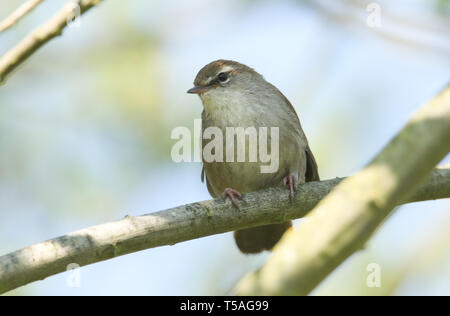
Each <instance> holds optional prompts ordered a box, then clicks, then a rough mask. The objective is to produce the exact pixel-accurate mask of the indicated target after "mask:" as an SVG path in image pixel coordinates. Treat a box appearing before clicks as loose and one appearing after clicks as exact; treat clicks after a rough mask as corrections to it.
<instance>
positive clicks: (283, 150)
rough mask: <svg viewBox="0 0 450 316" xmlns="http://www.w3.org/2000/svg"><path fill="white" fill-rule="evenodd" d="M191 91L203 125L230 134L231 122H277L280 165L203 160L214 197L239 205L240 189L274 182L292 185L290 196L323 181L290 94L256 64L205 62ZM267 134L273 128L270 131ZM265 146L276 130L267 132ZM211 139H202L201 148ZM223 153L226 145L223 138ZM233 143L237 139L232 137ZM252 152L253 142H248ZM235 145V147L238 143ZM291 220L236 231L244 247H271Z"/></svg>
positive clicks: (266, 124)
mask: <svg viewBox="0 0 450 316" xmlns="http://www.w3.org/2000/svg"><path fill="white" fill-rule="evenodd" d="M194 85H195V86H194V87H193V88H192V89H190V90H188V93H195V94H198V95H199V96H200V99H201V100H202V103H203V107H204V110H203V113H202V131H205V130H206V129H207V128H209V127H217V128H219V130H220V131H222V132H223V135H226V128H227V127H244V128H248V127H255V128H256V129H258V128H261V127H267V128H268V129H270V128H271V127H277V128H278V131H279V136H278V137H279V139H278V145H279V146H278V149H279V153H278V157H277V158H278V168H277V169H276V170H275V171H274V172H261V166H263V165H267V161H264V162H263V161H261V159H260V158H259V159H258V160H257V161H256V162H251V161H248V160H245V162H239V161H237V159H236V158H237V155H236V153H234V157H233V158H234V159H233V160H231V161H230V160H228V158H227V160H225V159H224V160H223V161H205V159H204V160H203V170H202V181H204V178H205V175H206V184H207V188H208V191H209V193H210V194H211V196H212V197H219V196H223V197H224V198H229V199H230V200H231V202H232V203H233V205H234V206H235V207H237V208H238V207H239V203H238V201H237V199H242V196H241V194H242V193H247V192H252V191H257V190H261V189H264V188H268V187H273V186H288V188H289V190H290V195H291V197H293V196H294V192H295V190H296V187H297V184H298V183H304V182H308V181H319V173H318V170H317V164H316V161H315V159H314V156H313V154H312V152H311V150H310V148H309V145H308V141H307V139H306V136H305V133H304V132H303V130H302V127H301V124H300V120H299V118H298V116H297V114H296V112H295V110H294V108H293V107H292V105H291V103H290V102H289V101H288V99H287V98H286V97H285V96H284V95H283V94H282V93H281V92H280V91H279V90H278V89H277V88H276V87H275V86H273V85H272V84H270V83H268V82H267V81H266V80H265V79H264V78H263V76H261V75H260V74H259V73H257V72H256V71H255V70H253V69H252V68H250V67H248V66H246V65H243V64H240V63H238V62H235V61H231V60H217V61H214V62H212V63H209V64H207V65H206V66H204V67H203V68H202V69H201V70H200V71H199V73H198V74H197V77H196V78H195V81H194ZM267 134H269V132H267ZM267 136H268V137H267V143H268V145H267V148H268V150H274V149H275V148H274V147H273V146H272V145H271V144H272V143H271V141H272V138H273V135H267ZM208 142H209V140H207V139H203V141H202V148H205V146H206V144H207V143H208ZM223 143H224V145H223V153H225V152H226V150H227V147H226V144H225V142H223ZM233 143H234V144H236V143H235V142H234V140H233ZM245 146H246V147H245V149H246V152H248V149H249V144H248V143H247V142H245ZM234 148H236V147H234ZM291 226H292V223H291V222H290V221H289V222H285V223H282V224H273V225H265V226H259V227H254V228H248V229H243V230H239V231H236V232H234V238H235V240H236V244H237V246H238V248H239V249H240V250H241V251H242V252H243V253H259V252H261V251H263V250H271V249H272V248H273V246H274V245H275V244H276V243H277V242H278V241H279V240H280V238H281V237H282V235H283V233H284V232H285V231H286V230H287V229H288V228H290V227H291Z"/></svg>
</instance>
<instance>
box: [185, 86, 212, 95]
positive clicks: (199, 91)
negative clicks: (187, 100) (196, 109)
mask: <svg viewBox="0 0 450 316" xmlns="http://www.w3.org/2000/svg"><path fill="white" fill-rule="evenodd" d="M209 88H210V87H209V86H196V87H193V88H191V89H189V90H188V91H187V93H193V94H202V93H203V92H205V91H206V90H208V89H209Z"/></svg>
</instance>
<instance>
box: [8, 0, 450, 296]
mask: <svg viewBox="0 0 450 316" xmlns="http://www.w3.org/2000/svg"><path fill="white" fill-rule="evenodd" d="M64 2H65V1H56V0H48V1H44V2H43V3H42V4H41V5H40V6H39V7H38V8H37V9H36V10H34V11H33V12H32V13H31V14H30V15H29V16H27V17H26V18H25V19H24V20H22V21H21V22H20V23H19V24H18V25H16V26H15V27H14V28H12V29H10V30H8V31H5V32H3V33H0V55H2V54H4V53H5V52H6V51H7V50H8V49H9V48H10V47H12V46H13V45H14V44H15V43H17V42H18V41H19V40H20V39H22V38H23V37H24V36H25V35H26V34H27V33H28V32H29V31H31V30H32V29H33V28H35V27H36V26H38V25H40V24H41V23H43V22H44V21H46V20H47V19H48V18H50V17H51V16H52V15H53V14H54V12H56V11H57V10H58V9H60V8H61V6H62V4H63V3H64ZM21 3H23V0H7V1H2V5H1V7H0V19H3V18H5V17H6V16H7V15H8V14H10V13H11V12H12V11H13V10H14V9H15V8H17V7H18V6H19V5H20V4H21ZM368 5H369V6H368ZM380 10H381V11H380ZM449 34H450V1H446V0H436V1H431V0H408V1H406V0H399V1H388V0H383V1H377V2H371V1H351V0H342V1H336V0H330V1H312V0H311V1H305V0H303V1H300V0H297V1H294V0H292V1H238V0H230V1H218V0H199V1H188V0H177V1H144V0H135V1H118V0H107V1H104V2H103V3H102V4H101V5H100V6H98V7H97V8H94V9H92V10H91V11H90V12H88V13H87V14H86V15H84V16H82V17H81V20H80V23H77V24H75V26H74V27H71V28H68V29H66V31H65V32H64V34H63V36H62V37H59V38H57V39H55V40H52V41H51V42H50V43H49V44H47V45H46V46H44V47H43V48H42V49H40V50H39V51H38V52H37V53H36V54H34V55H33V56H32V57H31V58H30V59H29V60H28V61H27V62H26V63H25V64H24V65H23V66H21V67H20V69H19V70H18V71H17V72H15V73H14V74H13V75H12V76H11V77H10V78H9V80H8V81H7V82H6V84H5V85H3V86H1V87H0V255H3V254H6V253H9V252H11V251H14V250H17V249H20V248H22V247H25V246H27V245H30V244H33V243H36V242H39V241H43V240H46V239H49V238H53V237H56V236H59V235H62V234H65V233H68V232H71V231H75V230H78V229H81V228H85V227H88V226H92V225H97V224H100V223H104V222H107V221H113V220H117V219H120V218H122V217H124V216H125V215H142V214H146V213H151V212H154V211H158V210H162V209H166V208H170V207H173V206H177V205H180V204H185V203H191V202H195V201H199V200H206V199H209V198H210V197H209V194H208V192H207V189H206V187H205V185H204V184H202V183H201V182H200V172H201V164H199V163H178V164H177V163H174V162H172V160H171V156H170V150H171V146H172V145H173V144H174V143H175V141H174V140H172V139H171V138H170V134H171V131H172V129H173V128H175V127H177V126H186V127H188V128H190V129H191V130H192V129H193V120H194V119H195V118H199V117H200V113H201V111H202V106H201V102H200V100H199V99H198V98H197V97H196V96H193V95H188V94H186V90H187V89H189V88H190V87H191V86H192V82H193V80H194V77H195V75H196V74H197V72H198V70H199V69H200V68H201V67H202V66H203V65H205V64H207V63H209V62H210V61H213V60H215V59H219V58H225V59H233V60H237V61H239V62H242V63H245V64H247V65H249V66H251V67H254V68H255V69H256V70H257V71H258V72H260V73H261V74H263V75H264V76H265V78H266V79H267V80H268V81H269V82H271V83H273V84H275V85H276V86H277V87H278V88H279V89H280V90H281V91H282V92H283V93H284V94H285V95H286V96H287V97H288V99H290V100H291V102H292V104H293V105H294V107H295V109H296V111H297V113H298V115H299V117H300V119H301V121H302V125H303V128H304V130H305V132H306V134H307V136H308V138H309V141H310V145H311V148H312V150H313V152H314V153H315V156H316V158H317V160H318V164H319V171H320V173H321V177H322V178H323V179H327V178H333V177H340V176H348V175H351V174H352V173H354V172H356V171H358V170H359V169H360V168H362V167H363V166H364V165H365V164H366V163H367V162H369V161H370V160H371V158H372V157H373V156H374V155H375V154H376V153H377V152H378V151H379V150H380V149H381V148H382V147H383V146H384V145H385V144H386V143H387V142H388V141H389V140H390V139H391V138H392V137H393V135H395V133H396V132H398V131H399V130H400V129H401V128H402V126H403V125H404V124H405V123H406V121H407V119H408V117H409V116H410V115H411V113H412V112H413V111H414V110H415V109H417V108H418V107H419V106H420V105H422V104H423V103H425V102H426V101H428V100H429V99H430V98H432V97H433V96H434V95H435V94H436V93H437V92H438V91H439V90H440V89H442V88H443V87H444V86H445V85H446V84H447V83H448V82H449V79H450V78H449V77H450V76H449V74H450V36H449ZM448 161H449V159H448V157H447V159H446V162H448ZM444 162H445V161H444ZM344 211H345V210H344ZM299 224H300V225H301V220H300V221H297V225H299ZM449 226H450V201H449V200H441V201H433V202H421V203H415V204H413V205H405V206H402V207H400V208H398V209H397V210H396V212H395V213H394V215H393V216H391V217H390V218H389V219H388V220H387V222H386V223H385V225H384V226H383V227H382V228H381V229H380V230H379V231H378V232H377V233H376V235H375V236H374V237H373V238H372V239H371V240H370V242H369V243H368V245H367V248H366V249H365V250H364V251H361V252H359V253H357V254H355V255H353V256H352V257H351V258H350V259H348V260H347V261H346V262H345V263H344V264H342V265H341V267H340V268H338V269H337V270H336V271H335V272H333V274H331V275H330V276H329V277H328V278H327V279H326V280H325V281H324V282H323V283H322V284H321V285H320V286H319V287H318V288H317V289H316V290H315V291H314V293H313V294H317V295H318V294H321V295H433V294H442V295H444V294H446V295H450V231H449V229H448V227H449ZM267 256H268V254H262V255H258V256H245V255H242V254H240V253H239V252H238V250H237V248H236V247H235V245H234V241H233V237H232V234H231V233H226V234H221V235H216V236H211V237H207V238H201V239H197V240H192V241H188V242H184V243H180V244H177V245H174V246H167V247H160V248H155V249H149V250H147V251H142V252H139V253H135V254H130V255H127V256H124V257H119V258H116V259H113V260H110V261H107V262H101V263H97V264H94V265H90V266H86V267H83V268H82V269H81V271H80V284H79V285H80V286H79V287H73V286H70V284H71V283H70V282H68V279H70V273H63V274H59V275H56V276H53V277H50V278H48V279H46V280H45V281H40V282H36V283H33V284H30V285H28V286H25V287H22V288H20V289H17V290H15V291H13V292H10V293H9V294H10V295H18V294H26V295H95V294H101V295H113V294H114V295H119V294H120V295H221V294H225V293H227V291H228V290H229V289H230V288H231V287H232V286H233V285H234V284H235V282H236V281H237V280H239V279H240V278H241V277H242V276H243V275H244V274H245V273H246V272H249V271H253V270H254V269H256V268H257V267H259V266H261V265H262V264H263V263H264V262H265V260H266V259H267ZM370 263H376V264H379V266H380V267H381V276H382V280H381V287H379V288H370V287H368V286H367V285H366V278H367V276H368V272H367V270H366V268H367V266H368V265H369V264H370ZM72 285H73V284H72Z"/></svg>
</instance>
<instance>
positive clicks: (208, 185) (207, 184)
mask: <svg viewBox="0 0 450 316" xmlns="http://www.w3.org/2000/svg"><path fill="white" fill-rule="evenodd" d="M201 179H202V182H205V179H206V187H207V188H208V192H209V194H210V195H211V196H212V197H213V198H214V197H217V195H216V194H215V193H214V191H213V189H212V187H211V184H209V181H208V176H207V175H206V171H205V167H203V168H202V175H201Z"/></svg>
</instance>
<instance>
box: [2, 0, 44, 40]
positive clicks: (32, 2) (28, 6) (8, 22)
mask: <svg viewBox="0 0 450 316" xmlns="http://www.w3.org/2000/svg"><path fill="white" fill-rule="evenodd" d="M42 1H43V0H28V1H27V2H25V3H24V4H22V5H21V6H20V7H18V8H17V9H16V10H15V11H14V12H13V13H11V15H10V16H8V17H7V18H6V19H5V20H3V21H2V22H1V23H0V33H1V32H3V31H5V30H7V29H9V28H10V27H12V26H13V25H14V24H16V23H17V22H18V21H19V20H20V19H22V18H23V17H24V16H25V15H27V14H28V13H29V12H31V11H32V10H33V9H34V8H36V7H37V6H38V5H39V4H40V3H41V2H42Z"/></svg>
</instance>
